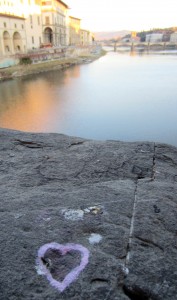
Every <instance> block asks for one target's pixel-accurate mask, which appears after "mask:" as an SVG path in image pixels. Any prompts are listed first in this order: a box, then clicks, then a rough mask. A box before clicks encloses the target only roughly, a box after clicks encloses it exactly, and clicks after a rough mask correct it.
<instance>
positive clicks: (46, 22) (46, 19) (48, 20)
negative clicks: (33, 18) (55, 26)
mask: <svg viewBox="0 0 177 300" xmlns="http://www.w3.org/2000/svg"><path fill="white" fill-rule="evenodd" d="M45 24H46V25H49V24H50V18H49V17H45Z"/></svg>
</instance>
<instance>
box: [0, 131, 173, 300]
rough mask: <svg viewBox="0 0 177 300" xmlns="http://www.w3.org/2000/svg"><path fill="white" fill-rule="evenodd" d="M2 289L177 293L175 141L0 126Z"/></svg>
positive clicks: (57, 294) (167, 299)
mask: <svg viewBox="0 0 177 300" xmlns="http://www.w3.org/2000/svg"><path fill="white" fill-rule="evenodd" d="M0 157H1V159H0V183H1V184H0V226H1V235H0V251H1V272H0V286H1V288H0V299H1V300H7V299H12V300H16V299H20V300H23V299H25V300H31V299H37V300H44V299H50V300H56V299H59V300H60V299H62V300H68V299H72V300H78V299H79V300H85V299H88V300H98V299H109V300H129V299H152V300H157V299H158V300H171V299H173V300H175V299H177V294H176V280H177V275H176V274H177V222H176V218H177V196H176V195H177V148H176V147H173V146H170V145H165V144H159V143H153V142H129V143H128V142H120V141H94V140H86V139H82V138H78V137H70V136H66V135H61V134H33V133H25V132H19V131H12V130H5V129H1V130H0Z"/></svg>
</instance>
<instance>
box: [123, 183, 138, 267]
mask: <svg viewBox="0 0 177 300" xmlns="http://www.w3.org/2000/svg"><path fill="white" fill-rule="evenodd" d="M137 188H138V180H137V181H136V185H135V192H134V203H133V211H132V218H131V223H130V233H129V241H128V245H127V255H126V259H125V267H127V265H128V263H129V260H130V251H131V244H132V239H133V230H134V221H135V212H136V205H137Z"/></svg>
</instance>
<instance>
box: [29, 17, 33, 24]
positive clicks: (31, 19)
mask: <svg viewBox="0 0 177 300" xmlns="http://www.w3.org/2000/svg"><path fill="white" fill-rule="evenodd" d="M30 23H31V24H32V23H33V17H32V15H30Z"/></svg>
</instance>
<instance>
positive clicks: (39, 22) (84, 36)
mask: <svg viewBox="0 0 177 300" xmlns="http://www.w3.org/2000/svg"><path fill="white" fill-rule="evenodd" d="M68 10H69V7H68V5H67V4H65V3H64V2H63V1H61V0H23V1H22V0H3V1H1V2H0V57H7V56H10V55H14V54H16V53H27V52H29V51H32V50H34V49H38V48H40V47H52V46H54V47H60V46H63V47H64V46H68V45H74V46H78V45H89V44H91V40H92V39H91V34H90V32H89V31H87V30H82V31H81V20H80V19H78V18H75V17H69V16H68Z"/></svg>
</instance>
